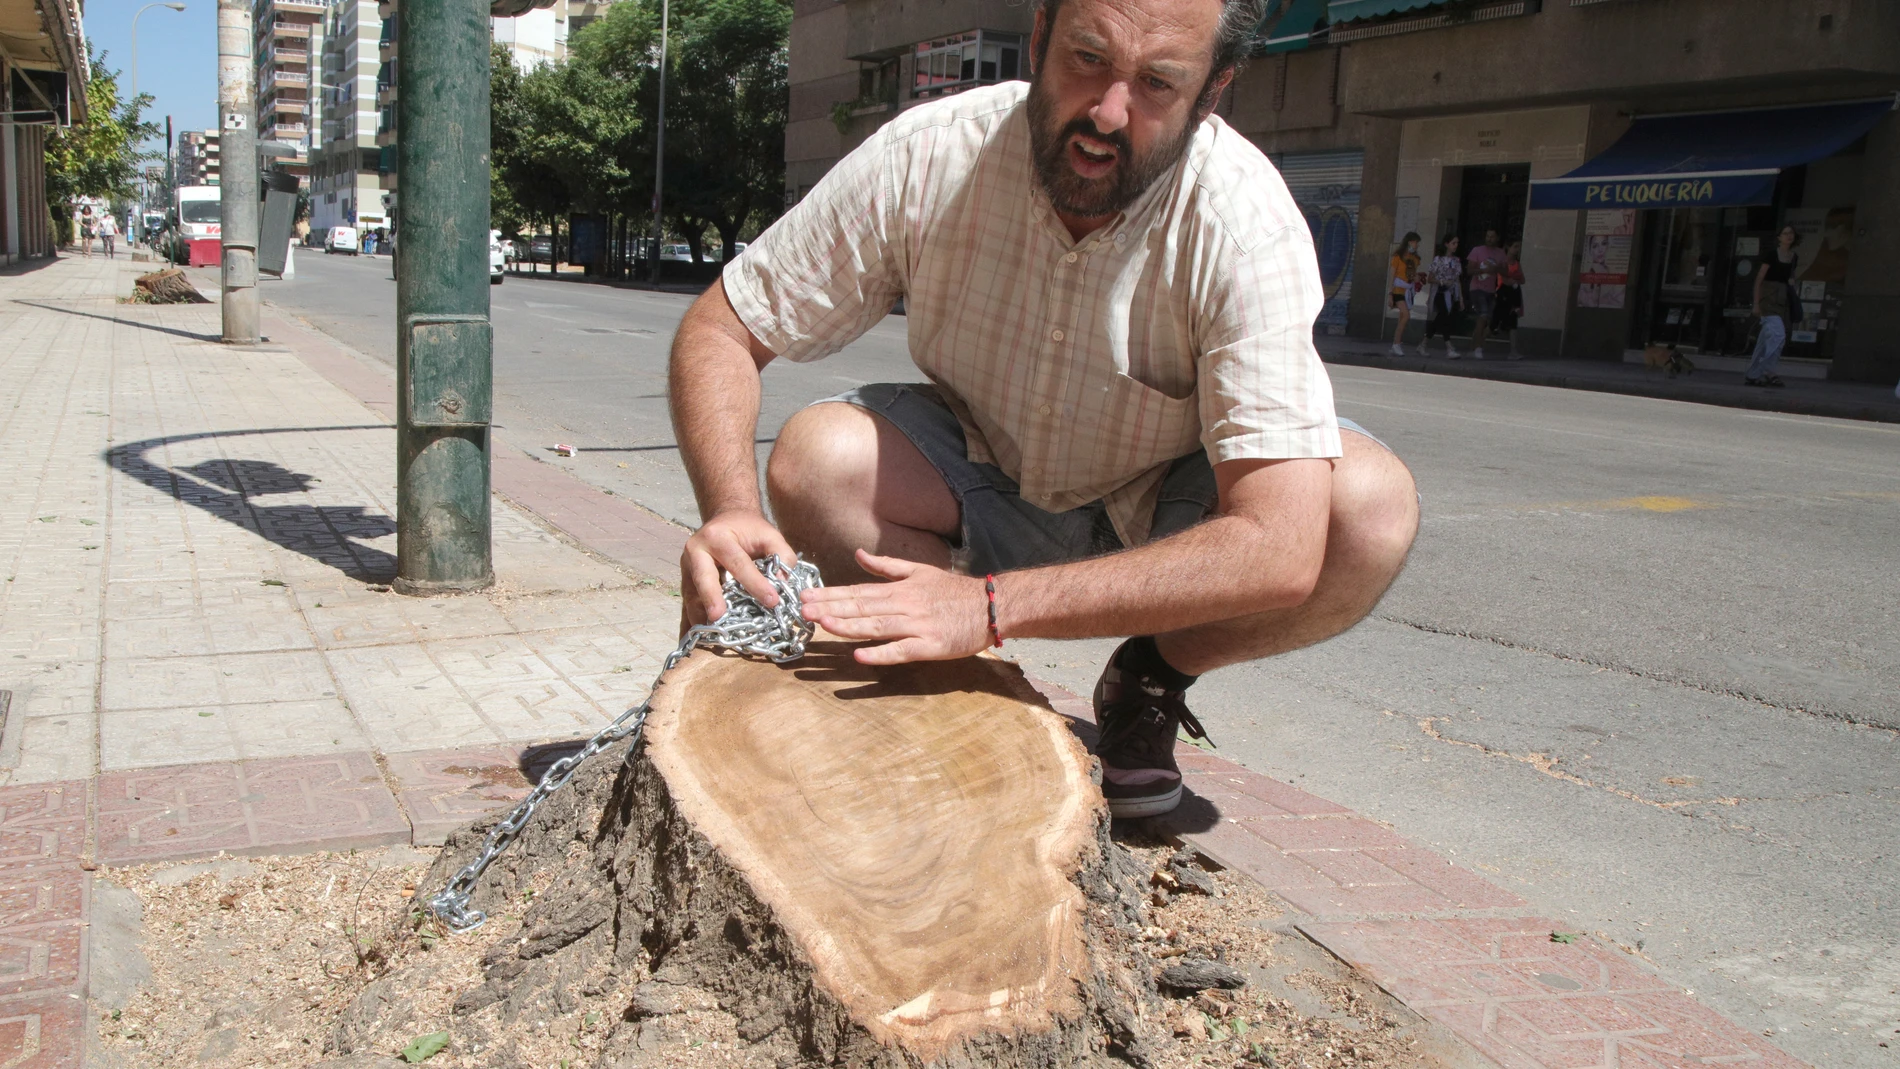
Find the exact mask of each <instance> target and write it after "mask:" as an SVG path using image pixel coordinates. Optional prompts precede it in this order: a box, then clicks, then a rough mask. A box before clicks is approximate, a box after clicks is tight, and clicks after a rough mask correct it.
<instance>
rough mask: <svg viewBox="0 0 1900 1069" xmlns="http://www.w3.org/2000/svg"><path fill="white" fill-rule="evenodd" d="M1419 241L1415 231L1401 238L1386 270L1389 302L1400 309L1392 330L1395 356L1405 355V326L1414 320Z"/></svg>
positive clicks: (1417, 281)
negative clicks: (1413, 303)
mask: <svg viewBox="0 0 1900 1069" xmlns="http://www.w3.org/2000/svg"><path fill="white" fill-rule="evenodd" d="M1418 243H1419V236H1418V234H1417V232H1415V231H1413V232H1408V233H1407V234H1406V235H1405V236H1404V237H1402V238H1400V239H1399V247H1398V248H1397V249H1396V250H1394V251H1393V253H1392V266H1391V267H1390V269H1388V271H1387V272H1386V273H1387V275H1389V276H1390V277H1389V278H1388V279H1387V285H1388V287H1389V289H1390V291H1391V292H1390V295H1389V296H1388V298H1387V300H1388V303H1390V304H1391V305H1392V307H1394V308H1397V309H1398V310H1399V325H1398V326H1397V327H1396V328H1394V329H1393V331H1392V355H1393V356H1404V355H1405V328H1406V327H1407V326H1408V325H1410V324H1411V322H1412V297H1413V296H1414V295H1415V294H1417V293H1418V284H1419V276H1418ZM1421 344H1422V343H1421Z"/></svg>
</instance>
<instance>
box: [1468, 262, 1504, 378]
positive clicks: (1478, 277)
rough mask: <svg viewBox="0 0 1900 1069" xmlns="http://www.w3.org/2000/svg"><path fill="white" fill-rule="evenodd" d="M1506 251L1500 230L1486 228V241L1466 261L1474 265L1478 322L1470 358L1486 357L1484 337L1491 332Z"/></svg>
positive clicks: (1473, 296)
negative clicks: (1499, 235)
mask: <svg viewBox="0 0 1900 1069" xmlns="http://www.w3.org/2000/svg"><path fill="white" fill-rule="evenodd" d="M1504 261H1505V252H1504V250H1503V249H1501V248H1499V247H1498V232H1497V231H1495V230H1487V231H1485V232H1484V244H1482V245H1480V246H1478V247H1477V248H1475V249H1472V250H1471V252H1470V253H1469V254H1468V255H1466V257H1465V262H1466V263H1468V264H1470V265H1471V286H1470V289H1471V314H1472V315H1473V316H1475V317H1476V319H1477V322H1476V323H1475V324H1474V325H1473V326H1472V328H1471V359H1473V360H1483V359H1484V339H1485V338H1486V337H1487V336H1488V335H1489V334H1490V333H1491V317H1492V316H1494V315H1496V314H1497V304H1498V284H1499V282H1500V281H1501V280H1502V279H1503V278H1504Z"/></svg>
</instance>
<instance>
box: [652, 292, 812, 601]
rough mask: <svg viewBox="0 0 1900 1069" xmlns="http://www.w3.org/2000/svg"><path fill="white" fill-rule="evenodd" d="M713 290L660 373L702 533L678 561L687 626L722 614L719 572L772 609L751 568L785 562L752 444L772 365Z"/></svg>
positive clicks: (788, 552)
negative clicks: (778, 559)
mask: <svg viewBox="0 0 1900 1069" xmlns="http://www.w3.org/2000/svg"><path fill="white" fill-rule="evenodd" d="M772 357H773V353H772V351H771V350H770V349H767V348H766V347H765V346H764V344H762V343H761V342H760V341H759V340H758V339H757V338H755V337H753V336H752V332H751V331H750V330H748V329H746V326H745V324H744V323H743V322H741V321H740V319H739V315H738V313H737V312H734V311H733V308H732V303H731V302H730V301H729V300H728V299H727V298H726V287H725V283H724V282H723V281H722V282H715V283H713V285H712V287H711V288H709V289H708V290H707V291H706V292H705V293H703V294H701V295H700V297H699V299H698V300H696V301H694V302H693V305H692V307H691V308H689V309H687V311H686V316H685V318H684V319H682V320H681V321H680V325H679V331H678V333H676V334H675V335H674V336H673V353H672V358H671V360H670V361H669V363H668V367H667V395H668V404H669V406H670V407H671V410H672V414H673V434H674V437H675V438H676V439H677V440H678V442H679V447H680V456H681V458H682V459H683V460H684V461H685V463H686V474H687V476H688V477H689V478H691V479H692V482H693V496H694V498H695V499H696V500H697V501H698V502H699V517H700V521H701V526H700V528H699V530H697V531H695V532H693V535H692V537H691V538H689V539H687V541H686V551H685V552H684V553H683V554H682V555H681V557H680V594H681V598H682V601H683V602H684V611H685V614H686V620H687V622H688V623H703V622H705V621H707V620H716V619H718V618H719V617H720V616H721V615H723V614H724V613H725V611H726V604H725V599H724V598H722V597H721V596H720V591H719V587H720V581H719V573H720V570H721V569H724V570H725V571H728V572H731V573H732V574H733V575H734V576H736V577H738V579H739V582H740V583H741V584H742V585H743V586H744V587H745V588H746V590H747V591H748V592H750V593H751V594H752V595H753V596H754V597H756V598H759V599H760V601H761V602H762V603H763V604H765V605H774V604H777V600H778V599H777V595H776V594H775V593H774V592H773V590H772V585H771V584H770V583H768V582H766V580H765V577H764V576H763V575H760V574H759V571H758V568H757V567H755V566H754V565H753V563H752V561H753V559H754V558H758V557H766V556H771V555H774V554H777V555H780V556H783V557H784V558H785V559H786V560H790V559H792V557H793V553H792V548H791V546H790V545H789V544H788V543H787V542H786V541H785V536H784V535H782V534H780V533H779V532H778V529H777V528H775V527H773V526H772V524H771V522H770V521H768V520H767V519H766V518H765V507H764V504H763V503H762V502H761V500H760V497H759V466H758V459H757V454H756V453H755V452H754V451H753V439H754V438H756V437H757V433H758V425H759V374H760V373H761V372H762V371H764V370H765V365H767V364H769V363H771V362H772Z"/></svg>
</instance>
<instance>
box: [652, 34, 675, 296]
mask: <svg viewBox="0 0 1900 1069" xmlns="http://www.w3.org/2000/svg"><path fill="white" fill-rule="evenodd" d="M672 7H673V5H672V3H671V0H660V122H659V125H658V127H657V130H658V132H657V133H656V134H655V135H654V145H653V284H654V285H655V286H657V285H659V284H660V244H661V243H662V242H664V241H665V240H666V228H665V226H663V225H662V224H661V222H660V193H661V187H662V186H663V185H664V182H665V179H666V22H667V17H668V16H669V15H670V14H671V13H672Z"/></svg>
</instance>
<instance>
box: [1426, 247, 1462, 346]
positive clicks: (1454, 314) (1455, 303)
mask: <svg viewBox="0 0 1900 1069" xmlns="http://www.w3.org/2000/svg"><path fill="white" fill-rule="evenodd" d="M1428 274H1429V275H1430V278H1431V284H1432V313H1431V318H1430V319H1428V320H1426V321H1425V337H1423V338H1421V339H1420V340H1419V343H1418V355H1420V356H1426V355H1429V354H1428V353H1427V352H1426V351H1425V343H1426V342H1429V341H1431V340H1432V335H1434V334H1442V335H1444V337H1445V355H1446V356H1447V357H1450V358H1451V359H1453V360H1456V359H1458V358H1459V357H1460V356H1462V355H1464V354H1462V353H1460V352H1459V351H1458V347H1457V346H1456V345H1453V344H1452V343H1451V328H1452V327H1453V326H1454V325H1456V323H1457V321H1458V317H1459V316H1460V315H1461V314H1462V313H1463V311H1464V307H1465V295H1464V287H1463V282H1464V277H1465V269H1464V260H1463V259H1461V258H1460V257H1459V256H1458V235H1456V234H1446V235H1445V240H1443V241H1441V242H1439V243H1438V246H1437V247H1436V248H1434V249H1433V250H1432V266H1431V269H1430V270H1429V272H1428Z"/></svg>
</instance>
